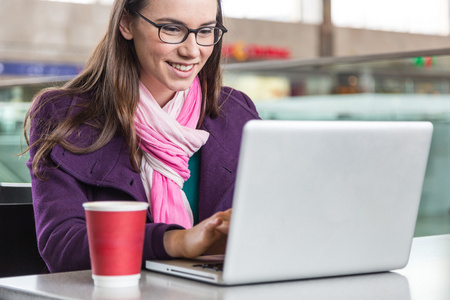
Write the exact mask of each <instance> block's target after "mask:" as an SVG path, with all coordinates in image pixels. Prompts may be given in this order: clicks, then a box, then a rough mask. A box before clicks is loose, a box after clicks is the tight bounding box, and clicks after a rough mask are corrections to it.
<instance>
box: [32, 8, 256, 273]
mask: <svg viewBox="0 0 450 300" xmlns="http://www.w3.org/2000/svg"><path fill="white" fill-rule="evenodd" d="M226 31H227V30H226V29H225V27H224V26H223V23H222V10H221V3H220V0H189V1H185V0H163V1H162V0H116V1H115V2H114V4H113V7H112V11H111V17H110V22H109V27H108V30H107V33H106V35H105V36H104V38H103V39H102V40H101V42H100V43H99V44H98V46H97V47H96V49H95V51H94V52H93V54H92V55H91V57H90V59H89V60H88V61H87V63H86V65H85V68H84V70H83V71H82V72H81V73H80V74H79V75H78V76H77V77H76V78H74V79H73V80H71V81H70V82H68V83H67V84H66V85H65V86H64V87H62V88H53V89H49V90H46V91H43V92H42V93H41V94H39V95H38V96H37V97H36V99H35V100H34V102H33V104H32V107H31V108H30V111H29V112H28V114H27V118H26V121H27V120H28V119H29V124H30V129H29V130H30V134H29V145H30V147H29V150H30V160H29V161H28V164H27V165H28V167H29V169H30V172H31V175H32V193H33V201H34V211H35V219H36V231H37V237H38V247H39V250H40V253H41V255H42V257H43V259H44V260H45V262H46V264H47V266H48V268H49V270H50V271H51V272H58V271H68V270H81V269H88V268H90V261H89V249H88V239H87V231H86V223H85V215H84V210H83V207H82V203H84V202H86V201H102V200H135V201H143V202H148V203H150V209H149V212H148V220H147V224H146V233H145V234H146V235H145V245H144V254H143V260H144V261H145V260H147V259H165V258H171V257H195V256H198V255H201V254H204V253H220V252H222V253H223V250H224V245H225V242H226V237H227V233H228V225H229V219H230V216H231V209H230V208H231V205H232V193H233V189H234V180H235V174H236V167H237V158H238V153H239V147H240V140H241V133H242V127H243V126H244V124H245V123H246V122H247V121H248V120H251V119H257V118H258V114H257V112H256V109H255V107H254V104H253V103H252V102H251V100H250V99H249V98H248V97H247V96H246V95H244V94H243V93H241V92H239V91H236V90H233V89H230V88H224V87H222V86H221V70H220V56H221V41H222V40H221V37H222V36H223V34H224V33H225V32H226ZM27 127H28V126H27V122H26V124H25V128H27ZM25 135H26V136H27V134H25ZM191 172H192V173H191Z"/></svg>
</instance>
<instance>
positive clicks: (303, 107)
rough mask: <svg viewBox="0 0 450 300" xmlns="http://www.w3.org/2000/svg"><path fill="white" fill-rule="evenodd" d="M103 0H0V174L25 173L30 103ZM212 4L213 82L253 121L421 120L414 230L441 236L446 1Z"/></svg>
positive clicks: (19, 179)
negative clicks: (216, 26) (422, 162)
mask: <svg viewBox="0 0 450 300" xmlns="http://www.w3.org/2000/svg"><path fill="white" fill-rule="evenodd" d="M112 2H113V1H111V0H77V1H75V0H73V1H62V0H58V1H56V0H53V1H50V0H0V20H1V21H0V22H1V24H2V26H0V183H14V184H15V183H17V184H23V183H29V182H30V174H29V171H28V169H27V168H26V166H25V163H26V161H27V160H28V156H27V155H24V156H18V155H17V154H19V153H20V152H21V151H22V150H23V149H25V148H26V145H25V143H24V139H23V135H22V125H23V119H24V115H25V113H26V111H27V109H28V108H29V106H30V101H31V100H32V98H33V96H34V95H35V93H37V92H38V91H39V90H40V89H42V88H44V87H48V86H58V85H62V84H64V83H65V82H66V81H67V80H69V79H70V78H72V77H73V76H75V75H76V74H77V73H78V72H79V71H80V70H81V69H82V68H83V65H84V62H85V61H86V59H87V57H88V56H89V55H90V53H91V51H92V49H93V48H94V46H95V45H96V43H97V42H98V41H99V39H100V38H101V37H102V35H103V34H104V32H105V29H106V26H107V21H108V16H109V12H110V7H111V4H112ZM222 2H223V10H224V14H225V16H226V19H225V24H224V25H225V26H226V27H227V28H228V30H229V32H228V33H227V34H226V35H225V37H224V42H223V56H224V57H223V64H224V83H225V84H226V85H230V86H232V87H234V88H236V89H239V90H242V91H244V92H245V93H247V94H248V95H249V96H250V97H251V98H252V99H253V100H254V101H255V104H256V106H257V108H258V110H259V112H260V115H261V117H262V118H264V119H295V120H394V121H405V120H406V121H407V120H427V121H431V122H432V123H433V125H434V127H435V131H434V136H433V142H432V147H431V152H430V158H429V163H428V169H427V173H426V178H425V182H424V189H423V194H422V199H421V205H420V210H419V217H418V222H417V226H416V233H415V234H416V236H423V235H432V234H440V233H450V185H449V184H448V183H447V181H448V178H449V177H447V176H448V174H449V173H450V38H449V30H450V5H449V1H448V0H427V1H424V0H377V1H361V0H278V1H272V2H267V1H260V0H245V1H242V0H223V1H222Z"/></svg>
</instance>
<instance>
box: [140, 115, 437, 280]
mask: <svg viewBox="0 0 450 300" xmlns="http://www.w3.org/2000/svg"><path fill="white" fill-rule="evenodd" d="M432 132H433V125H432V124H431V123H429V122H382V121H279V120H255V121H250V122H248V123H247V124H246V125H245V127H244V131H243V137H242V144H241V151H240V155H239V163H238V172H237V178H236V186H235V191H234V198H233V213H232V216H231V222H230V230H229V235H228V242H227V246H226V252H225V253H226V254H225V255H224V256H205V257H199V258H197V259H195V260H185V259H175V260H162V261H146V268H147V269H148V270H153V271H157V272H163V273H168V274H172V275H176V276H181V277H186V278H190V279H195V280H200V281H204V282H209V283H213V284H218V285H239V284H250V283H261V282H274V281H287V280H296V279H310V278H320V277H331V276H343V275H353V274H366V273H375V272H385V271H390V270H395V269H401V268H403V267H405V266H406V265H407V263H408V259H409V253H410V250H411V244H412V239H413V236H414V229H415V224H416V219H417V213H418V208H419V203H420V198H421V193H422V185H423V181H424V175H425V171H426V166H427V161H428V154H429V149H430V143H431V138H432Z"/></svg>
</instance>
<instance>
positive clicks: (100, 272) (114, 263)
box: [83, 201, 148, 287]
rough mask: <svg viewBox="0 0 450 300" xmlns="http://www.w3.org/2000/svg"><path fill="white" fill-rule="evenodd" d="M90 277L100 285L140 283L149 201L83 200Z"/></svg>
mask: <svg viewBox="0 0 450 300" xmlns="http://www.w3.org/2000/svg"><path fill="white" fill-rule="evenodd" d="M83 207H84V209H85V213H86V223H87V231H88V240H89V252H90V257H91V266H92V278H93V279H94V284H95V285H96V286H99V287H128V286H136V285H138V284H139V278H140V277H141V266H142V251H143V248H144V232H145V219H146V213H147V208H148V204H147V203H143V202H136V201H95V202H86V203H83Z"/></svg>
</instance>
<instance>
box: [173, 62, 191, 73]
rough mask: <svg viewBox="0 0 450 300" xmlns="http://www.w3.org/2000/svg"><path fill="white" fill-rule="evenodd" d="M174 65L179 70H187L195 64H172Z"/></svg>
mask: <svg viewBox="0 0 450 300" xmlns="http://www.w3.org/2000/svg"><path fill="white" fill-rule="evenodd" d="M170 65H171V66H172V67H174V68H175V69H177V70H180V71H183V72H187V71H189V70H190V69H192V67H193V65H188V66H186V65H180V64H170Z"/></svg>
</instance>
